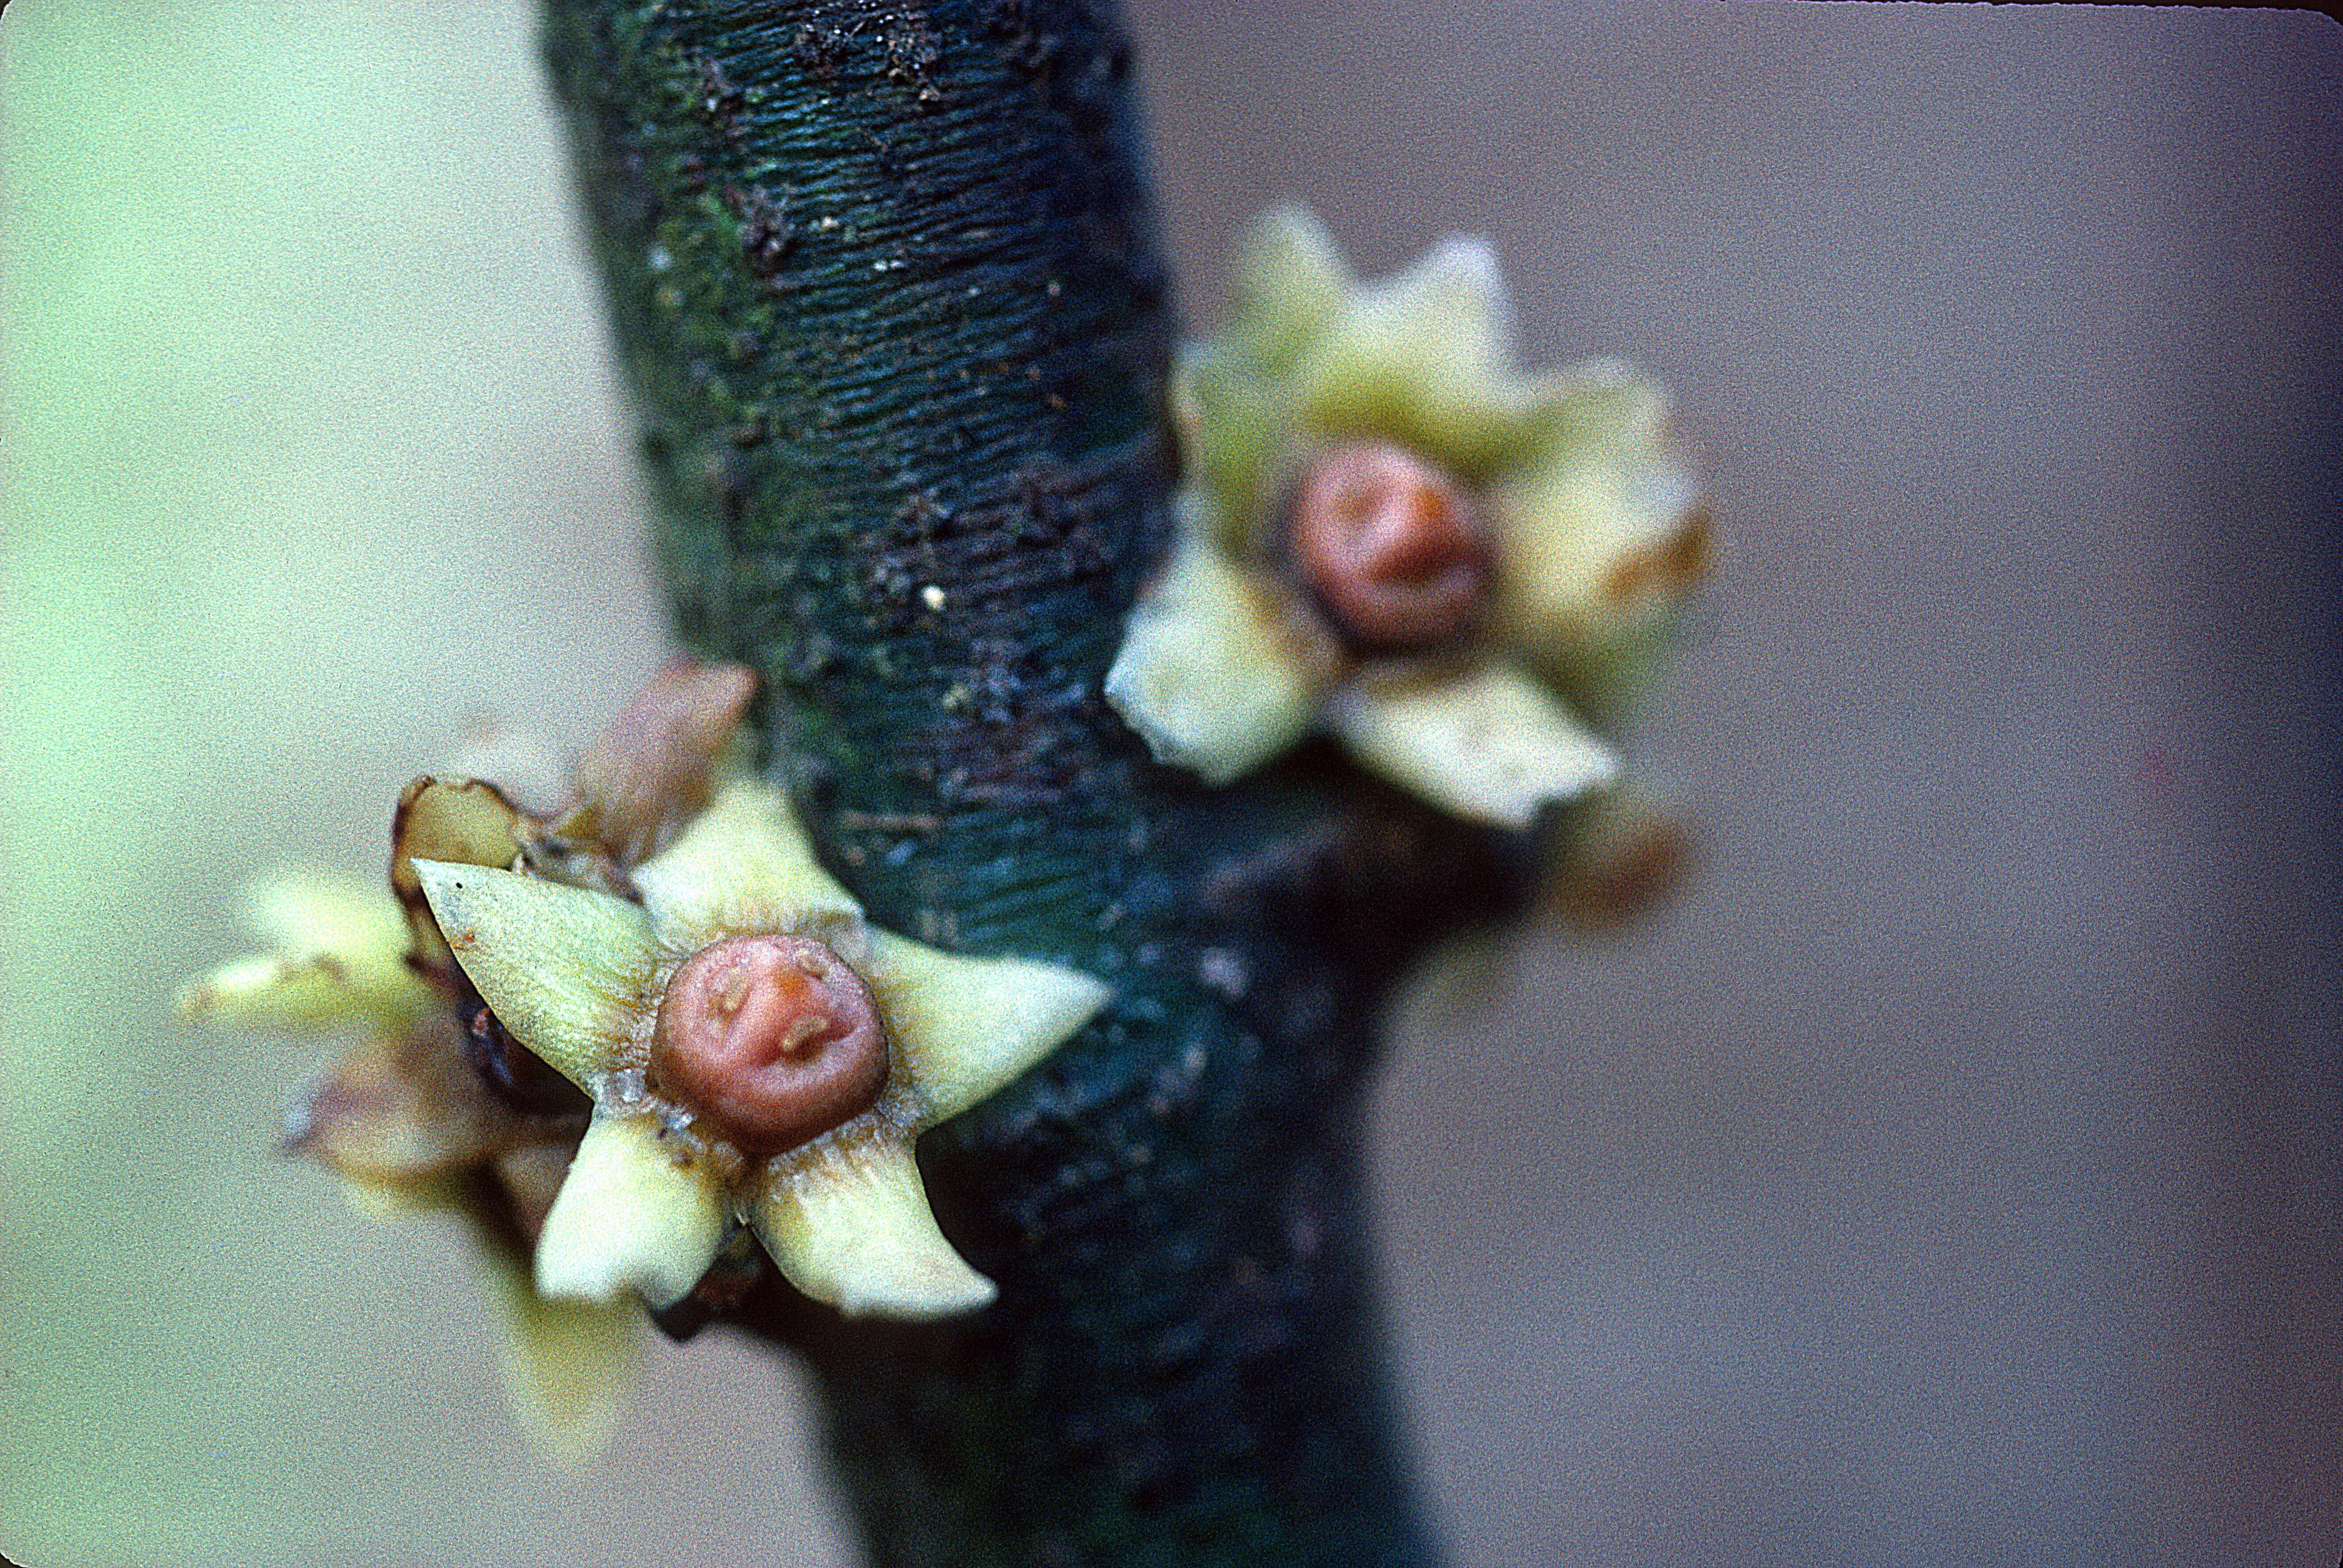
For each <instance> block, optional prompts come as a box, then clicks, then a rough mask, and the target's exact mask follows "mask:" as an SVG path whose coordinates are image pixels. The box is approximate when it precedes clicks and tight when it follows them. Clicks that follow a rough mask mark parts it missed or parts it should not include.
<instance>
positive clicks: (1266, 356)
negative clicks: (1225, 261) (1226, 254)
mask: <svg viewBox="0 0 2343 1568" xmlns="http://www.w3.org/2000/svg"><path fill="white" fill-rule="evenodd" d="M1352 288H1353V279H1352V276H1351V269H1350V266H1348V265H1347V264H1346V263H1345V262H1344V261H1343V260H1342V251H1341V250H1340V249H1338V248H1337V247H1336V246H1335V244H1334V241H1333V237H1332V236H1330V235H1329V234H1328V233H1327V232H1326V226H1325V225H1323V224H1322V223H1320V222H1319V221H1318V218H1317V216H1316V215H1314V214H1312V213H1311V212H1310V211H1309V210H1308V209H1306V208H1303V207H1300V206H1279V207H1272V209H1271V210H1270V211H1268V212H1267V213H1265V214H1263V215H1262V219H1261V221H1260V222H1259V223H1258V224H1256V225H1255V226H1253V231H1252V235H1251V236H1249V237H1248V238H1247V239H1246V241H1245V244H1244V247H1243V248H1242V250H1240V251H1239V252H1238V253H1237V257H1236V263H1235V266H1234V267H1233V268H1232V275H1231V279H1230V287H1229V295H1230V299H1229V305H1230V312H1229V314H1230V317H1231V321H1230V329H1229V335H1230V337H1232V338H1233V339H1234V340H1235V341H1236V342H1237V343H1239V344H1240V345H1242V347H1243V348H1244V350H1245V352H1246V353H1247V354H1248V355H1249V356H1250V357H1252V358H1253V359H1254V360H1255V361H1257V362H1258V363H1259V364H1260V365H1261V366H1262V367H1263V368H1265V369H1274V368H1275V367H1279V366H1281V365H1282V364H1283V363H1284V362H1285V361H1287V360H1288V359H1290V358H1291V357H1292V355H1293V354H1294V352H1295V351H1296V350H1297V349H1299V348H1300V347H1302V344H1304V343H1306V342H1307V341H1308V340H1309V339H1310V338H1312V337H1315V336H1316V335H1317V334H1318V333H1320V332H1322V331H1323V330H1324V329H1325V327H1326V325H1327V323H1328V322H1330V321H1332V319H1333V318H1334V317H1336V316H1337V315H1338V314H1339V313H1340V312H1341V311H1342V307H1343V304H1344V302H1345V301H1346V300H1347V299H1348V298H1349V297H1350V294H1351V290H1352Z"/></svg>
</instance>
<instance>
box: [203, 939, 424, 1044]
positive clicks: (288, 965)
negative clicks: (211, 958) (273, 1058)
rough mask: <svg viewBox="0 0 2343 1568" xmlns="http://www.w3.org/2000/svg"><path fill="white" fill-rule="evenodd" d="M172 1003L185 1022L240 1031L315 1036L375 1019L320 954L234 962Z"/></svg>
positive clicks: (342, 975)
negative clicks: (302, 1032) (211, 1023)
mask: <svg viewBox="0 0 2343 1568" xmlns="http://www.w3.org/2000/svg"><path fill="white" fill-rule="evenodd" d="M172 1001H173V1004H174V1005H175V1006H176V1008H177V1009H178V1011H179V1016H180V1017H181V1018H184V1019H186V1020H188V1021H190V1022H196V1021H217V1022H220V1023H224V1024H228V1025H231V1026H233V1027H235V1028H239V1029H286V1030H305V1031H316V1030H328V1029H336V1028H340V1027H342V1026H345V1025H347V1024H351V1023H355V1022H358V1021H360V1020H367V1019H372V1018H378V1017H379V1015H378V1014H377V1013H376V1012H375V1011H374V1010H373V1009H372V1008H370V1007H369V1006H368V1005H367V999H366V998H365V997H364V996H363V995H362V994H361V993H360V992H359V991H358V990H357V988H356V987H355V986H353V985H351V984H350V982H349V976H348V973H347V971H346V970H343V969H342V968H341V967H340V966H339V965H338V964H337V963H336V962H334V960H332V959H330V958H327V957H326V956H325V955H323V954H320V955H317V956H315V957H312V958H307V959H286V958H278V957H276V956H274V955H271V954H267V953H256V954H254V955H252V956H250V957H248V958H241V959H234V960H229V961H228V962H226V963H224V964H222V965H220V966H219V967H218V968H217V969H216V970H212V971H210V972H209V973H208V974H203V975H198V976H197V977H196V978H195V979H194V980H189V981H187V982H186V984H185V985H183V986H181V987H180V988H179V989H178V991H177V992H176V995H174V997H173V998H172Z"/></svg>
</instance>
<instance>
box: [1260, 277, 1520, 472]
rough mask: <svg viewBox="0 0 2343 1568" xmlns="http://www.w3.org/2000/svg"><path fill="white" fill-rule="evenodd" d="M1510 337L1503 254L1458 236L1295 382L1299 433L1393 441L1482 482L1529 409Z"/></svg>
mask: <svg viewBox="0 0 2343 1568" xmlns="http://www.w3.org/2000/svg"><path fill="white" fill-rule="evenodd" d="M1512 332H1513V327H1512V321H1511V306H1510V304H1509V303H1508V301H1507V298H1506V296H1505V287H1504V284H1503V281H1502V280H1501V279H1500V278H1499V276H1498V274H1497V260H1496V256H1495V254H1494V253H1493V251H1491V250H1490V248H1489V246H1488V245H1487V243H1486V242H1485V241H1482V240H1477V239H1467V238H1464V237H1463V236H1450V237H1449V238H1447V239H1445V240H1443V241H1442V242H1441V243H1440V244H1439V245H1437V246H1434V247H1433V249H1432V250H1431V251H1429V252H1428V253H1426V255H1425V256H1424V257H1423V259H1422V260H1421V261H1419V262H1417V263H1416V264H1415V266H1412V267H1410V268H1409V269H1408V270H1407V271H1405V272H1403V273H1402V274H1400V275H1399V276H1396V277H1393V278H1390V279H1388V280H1386V281H1384V282H1383V283H1381V284H1379V285H1376V286H1373V287H1369V288H1365V289H1362V290H1360V291H1359V293H1358V294H1357V295H1356V296H1355V297H1353V300H1352V301H1351V305H1350V308H1349V309H1348V310H1347V311H1346V312H1345V313H1344V314H1343V316H1342V319H1341V320H1340V321H1339V322H1337V323H1336V324H1335V325H1334V326H1333V327H1331V328H1330V329H1329V331H1328V332H1327V334H1326V336H1325V337H1324V338H1323V339H1322V341H1321V342H1320V343H1319V344H1318V345H1317V347H1315V348H1314V349H1313V351H1312V354H1311V356H1310V357H1309V359H1308V360H1307V361H1306V362H1305V363H1304V364H1302V366H1301V367H1298V368H1297V369H1296V371H1295V375H1294V395H1295V397H1296V400H1297V407H1298V411H1299V414H1300V417H1301V420H1302V426H1303V427H1305V428H1307V429H1310V430H1312V431H1316V432H1319V433H1322V434H1327V435H1371V436H1381V437H1386V438H1389V439H1392V440H1396V441H1399V442H1400V443H1402V444H1403V445H1405V446H1409V447H1413V448H1415V449H1417V450H1418V451H1420V452H1422V453H1423V455H1424V456H1425V457H1430V458H1432V459H1433V460H1434V461H1437V462H1439V463H1441V464H1443V466H1445V467H1450V468H1453V469H1455V470H1457V471H1458V472H1459V473H1461V474H1463V475H1464V476H1465V477H1479V476H1480V475H1481V474H1482V473H1483V471H1484V470H1485V469H1486V467H1488V465H1489V463H1490V462H1491V461H1492V459H1493V457H1495V456H1496V455H1497V454H1499V453H1500V452H1502V451H1503V450H1504V449H1505V447H1507V446H1508V445H1509V444H1510V442H1511V441H1512V440H1513V437H1515V435H1516V433H1517V432H1518V431H1519V429H1520V428H1521V427H1522V423H1523V417H1525V415H1526V414H1527V413H1528V411H1529V407H1530V405H1529V403H1528V400H1527V398H1526V397H1525V395H1524V394H1525V384H1524V383H1523V381H1522V380H1521V378H1520V377H1517V376H1516V375H1515V374H1514V372H1513V365H1512V351H1511V340H1512Z"/></svg>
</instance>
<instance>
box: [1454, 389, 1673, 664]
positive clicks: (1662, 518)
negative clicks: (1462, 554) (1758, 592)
mask: <svg viewBox="0 0 2343 1568" xmlns="http://www.w3.org/2000/svg"><path fill="white" fill-rule="evenodd" d="M1667 414H1668V403H1667V398H1666V396H1665V395H1664V394H1663V393H1662V392H1661V391H1660V390H1659V389H1658V388H1657V387H1653V386H1651V385H1650V384H1649V383H1646V382H1643V381H1640V380H1637V379H1635V378H1634V377H1632V376H1629V375H1628V374H1627V373H1625V372H1624V371H1622V370H1616V369H1613V370H1611V371H1610V372H1608V373H1607V374H1606V373H1605V372H1604V369H1603V367H1595V368H1594V370H1593V371H1592V372H1589V373H1585V374H1584V378H1583V379H1582V380H1581V381H1580V383H1579V384H1578V386H1577V387H1576V388H1575V389H1574V390H1573V391H1571V392H1569V393H1566V394H1563V395H1558V396H1557V397H1555V398H1554V400H1553V402H1552V405H1551V406H1550V407H1548V408H1547V409H1546V410H1545V411H1544V414H1543V415H1542V416H1541V417H1542V418H1543V419H1544V420H1545V421H1546V422H1547V423H1548V425H1549V428H1548V429H1547V430H1546V431H1545V432H1544V433H1543V434H1542V436H1541V437H1540V438H1539V441H1538V447H1539V450H1538V451H1537V452H1536V453H1535V454H1534V456H1533V457H1531V458H1529V459H1528V460H1527V461H1526V462H1525V463H1524V465H1523V468H1522V469H1521V470H1520V471H1519V472H1518V473H1515V474H1513V475H1509V476H1508V477H1506V478H1505V480H1504V481H1503V483H1502V484H1500V485H1498V486H1497V487H1495V488H1494V489H1493V490H1492V492H1491V494H1490V497H1489V509H1490V513H1491V516H1492V518H1493V522H1494V524H1495V527H1496V530H1497V595H1498V600H1499V605H1500V614H1501V618H1502V619H1503V623H1504V626H1505V629H1506V633H1507V635H1508V637H1509V638H1511V639H1512V640H1513V642H1514V643H1515V644H1516V645H1518V646H1519V647H1521V648H1523V650H1524V651H1526V652H1527V653H1529V654H1530V655H1531V657H1532V658H1536V659H1538V660H1539V661H1540V662H1542V663H1544V662H1550V661H1552V660H1554V659H1556V658H1562V657H1564V656H1568V655H1572V654H1575V653H1577V652H1579V651H1581V650H1583V649H1585V648H1589V647H1592V646H1595V645H1598V644H1602V643H1605V642H1610V641H1614V640H1616V639H1618V638H1623V637H1626V636H1628V635H1631V634H1632V633H1634V632H1635V631H1637V630H1639V629H1641V628H1644V627H1645V626H1647V625H1649V624H1650V623H1651V622H1652V621H1653V620H1654V618H1656V617H1659V616H1662V615H1664V614H1665V613H1666V612H1668V611H1670V610H1672V609H1674V608H1675V606H1676V604H1677V602H1678V601H1679V600H1680V599H1681V598H1682V597H1683V594H1684V590H1685V588H1688V587H1689V586H1690V584H1691V583H1692V581H1693V579H1694V578H1696V577H1697V576H1698V575H1699V573H1700V571H1701V568H1702V567H1703V566H1704V564H1705V560H1706V555H1707V543H1708V526H1707V523H1706V521H1705V519H1704V518H1703V517H1702V515H1701V513H1700V511H1699V509H1698V508H1697V507H1696V505H1695V501H1696V499H1697V496H1698V488H1697V487H1696V486H1695V485H1694V483H1693V481H1692V478H1691V477H1690V475H1688V474H1687V473H1686V472H1685V471H1684V468H1683V467H1681V466H1680V465H1679V464H1678V462H1677V461H1676V459H1675V457H1674V451H1673V448H1672V447H1670V446H1669V444H1668V439H1667Z"/></svg>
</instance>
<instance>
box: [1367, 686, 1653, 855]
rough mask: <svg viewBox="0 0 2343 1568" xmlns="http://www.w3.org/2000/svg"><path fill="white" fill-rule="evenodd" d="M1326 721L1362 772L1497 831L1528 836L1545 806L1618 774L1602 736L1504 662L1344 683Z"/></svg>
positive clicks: (1599, 786) (1549, 694) (1594, 786)
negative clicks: (1433, 674) (1449, 672)
mask: <svg viewBox="0 0 2343 1568" xmlns="http://www.w3.org/2000/svg"><path fill="white" fill-rule="evenodd" d="M1326 721H1327V725H1328V727H1329V728H1330V729H1332V730H1333V731H1334V733H1335V734H1336V735H1338V736H1339V737H1341V739H1342V744H1343V745H1344V746H1345V747H1346V748H1348V749H1349V750H1350V752H1351V755H1352V756H1353V757H1354V758H1355V759H1357V760H1358V761H1359V762H1360V764H1361V765H1362V766H1363V767H1367V768H1371V769H1373V770H1374V771H1376V772H1378V773H1381V774H1383V776H1384V777H1385V778H1387V779H1391V780H1392V781H1393V783H1396V784H1398V785H1399V786H1401V787H1402V788H1403V789H1407V790H1409V791H1410V792H1412V793H1413V794H1415V795H1417V796H1420V797H1422V798H1423V799H1425V800H1428V801H1430V802H1432V803H1433V805H1435V806H1438V807H1440V808H1441V809H1443V810H1445V811H1448V812H1451V813H1453V814H1454V815H1456V816H1459V817H1465V818H1469V819H1473V820H1475V821H1481V822H1486V823H1489V824H1491V825H1492V826H1494V827H1499V828H1515V829H1520V828H1526V827H1528V826H1529V825H1530V823H1531V821H1532V820H1533V819H1534V818H1535V817H1536V815H1537V811H1538V808H1539V807H1541V806H1544V805H1545V804H1547V803H1548V802H1551V801H1557V800H1567V799H1572V798H1573V797H1574V796H1577V795H1581V794H1584V792H1586V791H1587V790H1589V789H1601V788H1602V787H1604V785H1606V784H1609V783H1610V782H1611V781H1612V780H1613V779H1615V778H1616V777H1617V776H1618V772H1619V760H1618V758H1617V757H1616V756H1614V754H1613V752H1612V750H1611V749H1610V748H1609V747H1608V746H1606V745H1604V743H1603V741H1602V739H1600V738H1599V737H1597V736H1596V735H1595V734H1594V731H1592V730H1590V729H1587V728H1586V727H1585V726H1584V724H1581V723H1580V722H1579V721H1578V719H1576V718H1575V717H1574V715H1573V714H1572V713H1571V711H1570V710H1569V709H1566V708H1564V706H1563V705H1562V703H1561V702H1560V701H1559V700H1558V699H1556V698H1554V696H1553V695H1552V694H1551V693H1550V692H1548V691H1547V690H1546V689H1544V687H1542V686H1540V685H1538V684H1537V683H1536V682H1535V681H1534V680H1532V679H1530V678H1527V677H1526V676H1524V675H1523V673H1522V672H1521V671H1520V670H1519V669H1517V668H1514V667H1513V666H1512V665H1510V664H1506V663H1503V662H1502V661H1499V660H1489V661H1486V662H1484V663H1483V664H1481V665H1478V666H1476V667H1474V668H1471V669H1468V670H1466V671H1464V672H1463V673H1462V674H1458V675H1444V676H1440V677H1434V678H1416V679H1407V680H1388V679H1387V680H1375V681H1370V680H1365V679H1354V680H1351V681H1346V682H1344V683H1343V684H1342V686H1341V687H1339V688H1337V689H1335V691H1334V693H1333V695H1332V698H1331V699H1329V701H1328V703H1327V708H1326Z"/></svg>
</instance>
